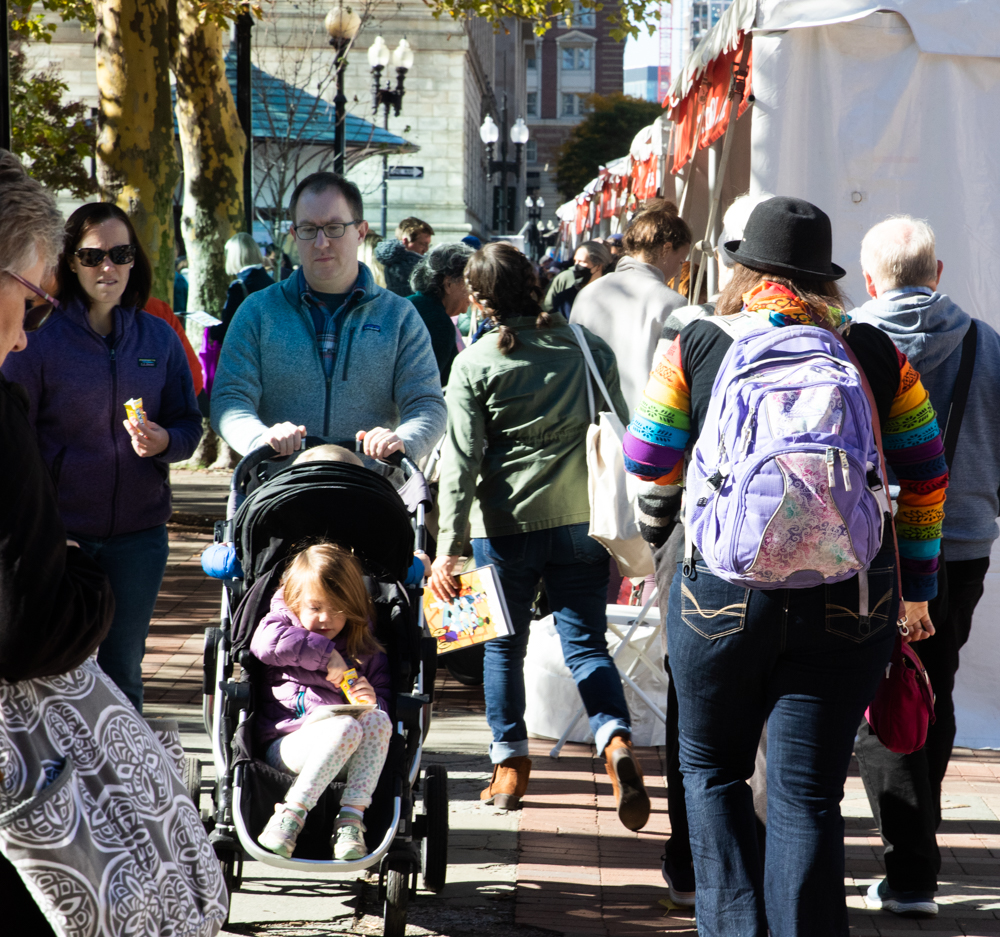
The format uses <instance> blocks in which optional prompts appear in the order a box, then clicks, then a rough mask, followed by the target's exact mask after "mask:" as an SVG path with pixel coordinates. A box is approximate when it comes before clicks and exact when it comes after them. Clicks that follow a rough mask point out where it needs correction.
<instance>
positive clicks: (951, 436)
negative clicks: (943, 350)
mask: <svg viewBox="0 0 1000 937" xmlns="http://www.w3.org/2000/svg"><path fill="white" fill-rule="evenodd" d="M975 365H976V320H975V319H971V320H970V321H969V328H968V329H967V330H966V333H965V338H963V339H962V360H961V361H960V362H959V365H958V377H957V378H956V379H955V389H954V390H953V391H952V395H951V406H950V407H949V408H948V421H947V422H946V423H945V426H944V460H945V462H946V463H947V465H948V471H949V472H950V471H951V463H952V460H953V459H954V458H955V448H956V447H957V446H958V434H959V432H960V431H961V429H962V417H964V416H965V405H966V403H967V402H968V400H969V388H970V387H971V386H972V370H973V368H974V367H975Z"/></svg>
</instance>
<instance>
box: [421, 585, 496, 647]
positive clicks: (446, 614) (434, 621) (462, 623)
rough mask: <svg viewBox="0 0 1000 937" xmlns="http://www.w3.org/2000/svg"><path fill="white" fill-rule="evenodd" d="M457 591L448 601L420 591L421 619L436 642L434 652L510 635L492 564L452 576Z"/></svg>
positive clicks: (429, 592) (427, 590)
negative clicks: (422, 615) (422, 618)
mask: <svg viewBox="0 0 1000 937" xmlns="http://www.w3.org/2000/svg"><path fill="white" fill-rule="evenodd" d="M456 578H457V579H458V581H459V584H460V591H459V594H458V595H457V596H456V597H455V598H453V599H451V600H450V601H448V602H444V601H441V600H440V599H438V598H437V597H436V596H435V595H434V593H433V592H431V590H430V589H425V590H424V619H425V620H426V622H427V629H428V631H429V632H430V634H431V637H433V638H434V639H435V640H436V641H437V652H438V654H447V653H449V652H450V651H457V650H460V649H461V648H463V647H470V646H471V645H473V644H482V643H483V642H484V641H492V640H493V639H494V638H499V637H502V636H503V635H505V634H510V633H511V631H512V629H511V627H510V616H509V615H508V614H507V603H506V601H505V600H504V597H503V590H502V589H501V588H500V583H499V581H498V580H497V577H496V573H495V571H494V569H493V567H492V566H482V567H480V568H479V569H473V570H470V571H469V572H466V573H461V574H460V575H459V576H457V577H456Z"/></svg>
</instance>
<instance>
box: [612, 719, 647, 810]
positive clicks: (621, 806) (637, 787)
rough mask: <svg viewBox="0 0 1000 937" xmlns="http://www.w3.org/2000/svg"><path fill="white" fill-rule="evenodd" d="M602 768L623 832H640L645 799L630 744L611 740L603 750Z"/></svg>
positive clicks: (629, 741) (639, 772)
mask: <svg viewBox="0 0 1000 937" xmlns="http://www.w3.org/2000/svg"><path fill="white" fill-rule="evenodd" d="M604 767H605V768H606V769H607V772H608V775H609V777H610V778H611V787H612V789H613V790H614V792H615V803H616V804H617V805H618V819H619V820H621V822H622V825H623V826H624V827H625V828H626V829H629V830H641V829H642V828H643V827H644V826H645V825H646V821H647V820H648V819H649V795H648V794H647V793H646V787H645V785H644V784H643V783H642V769H641V768H640V767H639V759H638V758H636V757H635V753H634V752H633V751H632V740H631V739H623V738H622V737H621V736H620V735H616V736H614V738H612V739H611V741H610V742H608V746H607V748H605V749H604Z"/></svg>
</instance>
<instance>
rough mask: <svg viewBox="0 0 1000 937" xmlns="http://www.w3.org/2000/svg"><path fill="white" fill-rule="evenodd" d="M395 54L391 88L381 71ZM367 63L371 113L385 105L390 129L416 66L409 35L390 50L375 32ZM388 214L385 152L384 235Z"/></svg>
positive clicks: (385, 123) (385, 158) (384, 122)
mask: <svg viewBox="0 0 1000 937" xmlns="http://www.w3.org/2000/svg"><path fill="white" fill-rule="evenodd" d="M390 57H391V58H392V62H393V64H394V65H395V66H396V87H395V88H392V87H391V85H390V84H389V82H388V81H387V82H386V85H385V87H384V88H383V87H382V72H383V70H384V69H385V67H386V66H387V65H388V64H389V59H390ZM368 64H369V65H370V66H371V69H372V113H373V114H376V115H377V114H378V109H379V108H380V107H381V108H382V109H383V120H382V126H383V127H385V129H386V130H388V129H389V109H390V108H391V109H392V112H393V113H394V114H395V115H396V117H399V112H400V110H402V107H403V95H404V94H405V93H406V91H405V90H404V88H403V85H404V83H405V82H406V73H407V72H408V71H409V70H410V69H411V68H413V49H411V48H410V44H409V42H407V41H406V39H400V40H399V45H398V46H396V49H395V50H394V51H393V52H392V53H391V56H390V52H389V47H388V46H387V45H386V43H385V40H384V39H383V38H382V37H381V36H376V37H375V41H374V42H373V43H372V44H371V45H370V46H369V47H368ZM388 214H389V155H388V154H387V153H383V154H382V237H385V236H386V234H385V232H386V219H387V217H388Z"/></svg>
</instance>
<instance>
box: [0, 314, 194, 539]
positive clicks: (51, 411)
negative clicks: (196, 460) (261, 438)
mask: <svg viewBox="0 0 1000 937" xmlns="http://www.w3.org/2000/svg"><path fill="white" fill-rule="evenodd" d="M114 319H115V327H114V332H113V333H112V335H113V336H114V339H113V343H112V344H111V345H109V344H108V342H107V341H105V339H104V338H103V337H102V336H100V335H98V334H97V332H95V331H94V330H93V329H92V328H91V327H90V322H89V320H88V318H87V311H86V309H85V308H84V306H83V303H81V302H80V301H79V300H78V299H74V300H70V301H69V302H68V303H67V304H66V306H65V307H64V308H63V309H62V310H60V311H59V312H56V313H55V314H53V315H52V316H51V317H50V318H49V320H48V321H47V322H46V323H45V324H44V325H43V326H42V327H41V328H40V329H39V330H38V331H37V332H34V333H32V335H31V336H30V337H29V338H28V347H27V348H26V349H25V350H24V351H22V352H19V353H17V354H12V355H8V356H7V359H6V360H5V361H4V364H3V374H4V377H6V378H7V379H8V380H10V381H13V382H15V383H17V384H20V385H22V386H23V387H24V389H25V391H26V392H27V396H28V419H29V421H30V422H31V424H32V426H33V427H34V429H35V433H36V434H37V436H38V448H39V449H40V450H41V454H42V459H43V461H44V462H45V464H46V465H47V466H48V469H49V472H50V474H51V475H52V480H53V481H54V482H55V484H56V489H57V491H58V495H59V513H60V515H61V516H62V520H63V523H64V524H65V525H66V529H67V530H68V531H70V532H72V533H77V534H83V535H86V536H91V537H111V536H114V535H116V534H128V533H134V532H135V531H137V530H145V529H146V528H149V527H156V526H157V525H159V524H165V523H166V522H167V520H169V518H170V485H169V484H168V479H167V476H168V470H167V463H168V462H180V461H182V460H184V459H187V458H189V457H190V456H191V453H193V452H194V450H195V447H196V446H197V445H198V440H199V439H201V413H200V412H199V410H198V404H197V401H196V400H195V396H194V385H193V384H192V381H191V368H190V366H189V365H188V361H187V357H186V356H185V354H184V348H183V346H182V345H181V341H180V339H179V338H178V337H177V335H176V333H175V332H174V330H173V329H172V328H171V327H170V326H169V325H168V324H167V323H166V322H164V321H163V320H162V319H158V318H157V317H156V316H154V315H151V314H150V313H148V312H141V311H136V310H135V309H133V308H123V307H121V306H116V307H115V309H114ZM132 397H141V398H142V405H143V408H144V409H145V411H146V415H147V416H148V417H149V419H151V420H152V421H153V422H154V423H159V424H160V426H162V427H163V428H164V429H166V430H167V431H168V432H169V433H170V444H169V445H168V446H167V448H166V449H165V450H164V451H163V452H161V453H160V454H159V455H157V456H151V457H149V458H142V457H141V456H139V455H138V454H136V452H135V450H134V449H133V448H132V441H131V437H130V436H129V434H128V431H127V430H126V429H125V427H124V426H123V425H122V421H123V420H124V419H125V406H124V404H125V401H126V400H129V399H130V398H132Z"/></svg>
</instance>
